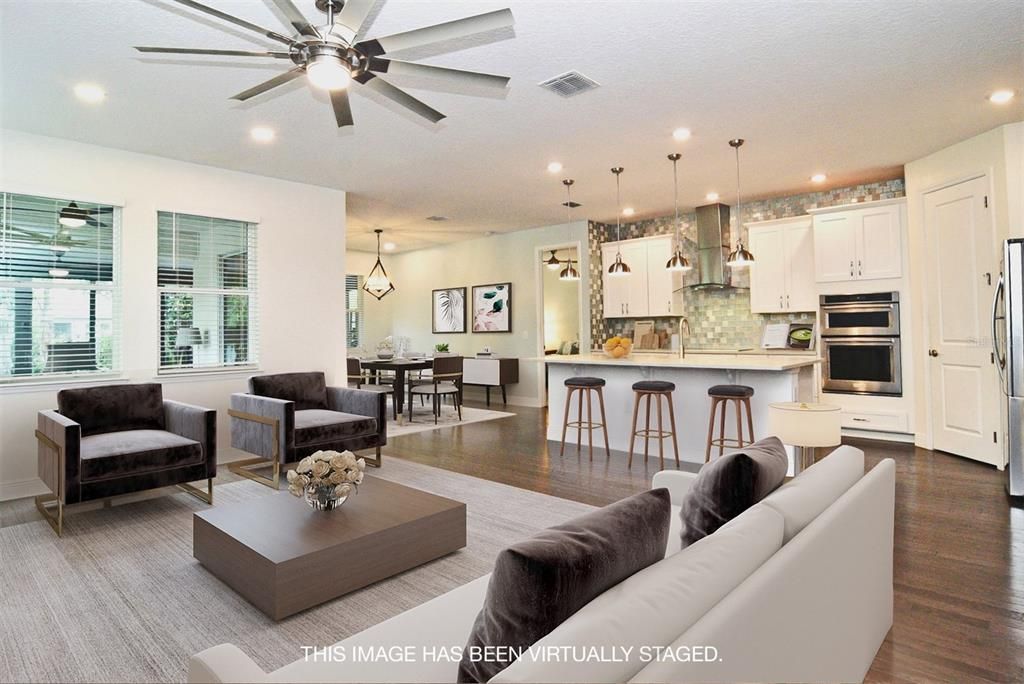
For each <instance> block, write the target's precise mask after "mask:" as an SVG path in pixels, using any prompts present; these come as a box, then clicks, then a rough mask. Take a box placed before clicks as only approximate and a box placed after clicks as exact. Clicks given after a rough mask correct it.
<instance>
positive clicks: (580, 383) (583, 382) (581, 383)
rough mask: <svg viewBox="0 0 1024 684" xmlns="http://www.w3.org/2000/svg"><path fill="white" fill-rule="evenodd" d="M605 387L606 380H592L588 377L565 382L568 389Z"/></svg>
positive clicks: (570, 379)
mask: <svg viewBox="0 0 1024 684" xmlns="http://www.w3.org/2000/svg"><path fill="white" fill-rule="evenodd" d="M604 385H605V381H604V378H591V377H587V376H580V377H578V378H569V379H567V380H566V381H565V386H566V387H604Z"/></svg>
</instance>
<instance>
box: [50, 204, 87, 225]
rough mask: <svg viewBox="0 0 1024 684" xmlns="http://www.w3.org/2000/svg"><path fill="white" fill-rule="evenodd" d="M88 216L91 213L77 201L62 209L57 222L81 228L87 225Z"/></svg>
mask: <svg viewBox="0 0 1024 684" xmlns="http://www.w3.org/2000/svg"><path fill="white" fill-rule="evenodd" d="M88 216H89V214H88V213H86V211H85V210H84V209H82V208H81V207H80V206H78V204H76V203H75V202H72V203H71V204H69V205H68V206H66V207H64V208H63V209H61V210H60V213H59V214H58V215H57V222H58V223H59V224H60V225H62V226H66V227H68V228H81V227H82V226H84V225H85V223H86V221H85V220H86V219H87V218H88Z"/></svg>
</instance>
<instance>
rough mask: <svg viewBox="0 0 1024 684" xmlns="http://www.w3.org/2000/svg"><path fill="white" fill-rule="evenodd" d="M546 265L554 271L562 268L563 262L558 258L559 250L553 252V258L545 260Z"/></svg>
mask: <svg viewBox="0 0 1024 684" xmlns="http://www.w3.org/2000/svg"><path fill="white" fill-rule="evenodd" d="M544 265H545V266H547V267H548V268H550V269H551V270H552V271H554V270H555V269H557V268H561V267H562V260H561V259H559V258H558V253H557V250H554V249H553V250H551V256H550V257H548V258H547V259H545V260H544Z"/></svg>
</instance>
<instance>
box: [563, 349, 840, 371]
mask: <svg viewBox="0 0 1024 684" xmlns="http://www.w3.org/2000/svg"><path fill="white" fill-rule="evenodd" d="M543 360H544V362H545V363H551V364H568V365H574V366H591V365H593V366H632V367H639V368H644V367H646V368H697V369H704V370H714V369H717V370H746V371H775V372H779V371H787V370H793V369H795V368H803V367H805V366H813V365H814V364H816V363H819V362H820V361H821V359H820V358H819V357H818V356H816V355H814V354H770V353H760V354H754V353H750V352H744V353H739V354H708V353H690V354H687V355H686V356H685V357H684V358H679V356H678V355H677V354H636V353H634V354H632V355H630V356H628V357H625V358H622V359H613V358H611V357H609V356H606V355H604V354H572V355H554V354H553V355H551V356H546V357H544V359H543Z"/></svg>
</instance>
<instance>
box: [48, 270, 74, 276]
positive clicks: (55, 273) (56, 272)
mask: <svg viewBox="0 0 1024 684" xmlns="http://www.w3.org/2000/svg"><path fill="white" fill-rule="evenodd" d="M69 273H71V271H69V270H68V269H66V268H51V269H50V270H49V274H50V275H51V276H53V277H54V278H67V277H68V274H69Z"/></svg>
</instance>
